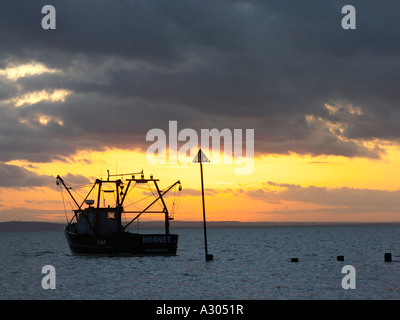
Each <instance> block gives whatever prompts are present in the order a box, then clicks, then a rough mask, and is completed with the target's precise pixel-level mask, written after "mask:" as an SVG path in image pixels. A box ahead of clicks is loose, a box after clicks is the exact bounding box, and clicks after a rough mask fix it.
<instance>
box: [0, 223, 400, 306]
mask: <svg viewBox="0 0 400 320" xmlns="http://www.w3.org/2000/svg"><path fill="white" fill-rule="evenodd" d="M149 231H150V230H143V232H145V233H147V232H149ZM154 231H155V230H151V231H150V232H154ZM171 231H172V232H174V233H177V234H179V244H178V254H177V256H170V257H163V256H158V257H157V256H147V257H94V256H74V255H72V254H71V252H70V250H69V247H68V245H67V242H66V240H65V238H64V234H63V231H62V230H60V231H18V232H0V239H1V242H0V254H1V255H0V256H1V261H0V299H3V300H4V299H17V300H19V299H30V300H31V299H78V300H82V299H109V300H114V299H119V300H120V299H124V300H125V299H129V300H130V299H134V300H141V299H147V300H149V299H151V300H158V299H163V300H165V299H167V300H169V299H173V300H187V299H191V300H192V299H196V300H197V299H206V300H208V299H213V300H214V299H215V300H220V299H224V300H225V299H243V300H260V299H261V300H271V299H333V300H337V299H340V300H342V299H377V300H380V299H399V298H400V226H398V225H388V226H372V225H367V226H365V225H363V226H311V227H306V226H301V227H262V228H261V227H259V228H257V227H253V228H209V229H208V230H207V234H208V253H210V254H213V256H214V260H213V261H209V262H206V261H205V255H204V236H203V230H202V229H200V228H179V229H172V230H171ZM386 252H390V253H392V259H393V262H385V261H384V254H385V253H386ZM339 255H342V256H344V261H337V256H339ZM292 258H298V262H291V259H292ZM47 265H50V266H52V267H54V273H55V274H54V284H55V289H44V287H43V286H42V281H43V279H44V277H46V276H47V274H46V272H44V273H42V269H43V267H44V266H47ZM349 265H350V266H352V267H354V271H355V272H354V274H353V275H352V276H353V278H352V279H351V280H352V281H354V284H355V288H354V289H351V288H350V289H345V288H344V286H343V281H344V278H345V277H348V276H349V275H348V274H347V273H346V272H344V273H342V271H343V267H344V266H349Z"/></svg>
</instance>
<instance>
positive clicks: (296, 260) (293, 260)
mask: <svg viewBox="0 0 400 320" xmlns="http://www.w3.org/2000/svg"><path fill="white" fill-rule="evenodd" d="M290 261H291V262H299V258H292V259H291V260H290Z"/></svg>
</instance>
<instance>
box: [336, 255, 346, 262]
mask: <svg viewBox="0 0 400 320" xmlns="http://www.w3.org/2000/svg"><path fill="white" fill-rule="evenodd" d="M336 260H337V261H344V256H337V257H336Z"/></svg>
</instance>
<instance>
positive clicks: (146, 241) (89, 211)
mask: <svg viewBox="0 0 400 320" xmlns="http://www.w3.org/2000/svg"><path fill="white" fill-rule="evenodd" d="M107 172H108V176H107V180H103V179H96V181H95V182H94V184H93V185H92V186H91V188H90V190H89V192H88V193H87V195H86V197H85V198H84V200H83V201H82V203H81V204H79V203H78V202H77V200H76V197H74V195H73V193H72V192H71V191H74V190H73V189H74V187H72V186H69V185H68V184H67V183H66V182H65V181H64V180H63V179H62V178H61V177H60V176H57V180H56V183H57V185H58V186H60V190H61V191H64V190H66V191H67V193H68V195H69V197H70V199H72V203H73V205H74V206H76V209H73V210H72V211H73V217H72V219H70V220H69V221H68V220H67V225H66V227H65V230H64V233H65V237H66V239H67V242H68V245H69V247H70V249H71V252H72V253H73V254H83V255H92V254H93V255H176V252H177V247H178V235H177V234H171V233H170V231H169V227H170V220H173V215H172V214H170V212H169V211H168V208H167V205H166V202H165V201H164V198H163V196H164V195H165V194H166V193H167V192H169V191H170V190H171V189H173V188H174V187H175V191H176V188H177V187H178V190H179V191H181V190H182V186H181V183H180V181H179V180H178V181H176V182H175V183H173V184H172V185H171V186H169V187H167V188H165V189H164V190H160V188H159V186H158V183H157V182H158V181H159V180H158V179H153V176H152V175H151V176H150V178H148V179H145V177H144V175H143V171H142V172H139V173H134V174H132V173H130V174H116V175H110V174H109V171H108V170H107ZM136 174H140V176H139V177H138V178H135V175H136ZM127 175H129V176H130V177H129V178H124V177H125V176H127ZM114 177H115V178H114ZM145 184H148V185H149V184H151V185H154V186H155V190H154V192H153V191H152V195H154V198H155V199H154V200H153V201H152V202H151V203H150V204H148V205H147V206H146V207H145V208H144V209H143V210H142V209H141V210H133V211H129V210H125V209H124V204H125V203H126V201H127V198H128V194H129V195H130V193H131V191H132V189H133V188H134V187H136V186H140V185H145ZM89 187H90V186H89ZM149 187H150V186H149ZM150 190H151V189H150ZM105 194H106V195H108V199H110V198H111V199H113V200H112V201H111V202H112V203H111V204H106V201H105V196H104V195H105ZM63 199H64V196H63ZM103 200H104V201H103ZM156 203H159V205H160V206H161V210H153V209H152V207H153V206H154V205H155V204H156ZM127 206H128V205H127ZM145 213H162V214H163V215H164V219H165V221H164V228H165V231H164V232H163V233H151V234H150V233H138V232H137V233H133V232H131V231H129V230H128V226H129V225H131V224H132V223H133V222H134V221H136V220H138V219H139V217H140V216H142V215H143V214H145ZM126 214H136V216H135V217H134V218H133V219H131V220H130V221H129V222H126V223H122V217H123V216H124V217H125V216H126ZM164 228H163V229H164Z"/></svg>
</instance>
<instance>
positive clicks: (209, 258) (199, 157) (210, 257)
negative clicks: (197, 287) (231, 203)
mask: <svg viewBox="0 0 400 320" xmlns="http://www.w3.org/2000/svg"><path fill="white" fill-rule="evenodd" d="M192 162H193V163H200V175H201V195H202V199H203V225H204V246H205V253H206V261H212V260H213V258H214V256H213V255H212V254H208V251H207V227H206V208H205V204H204V183H203V162H210V160H208V159H207V157H206V156H205V154H204V153H203V151H201V149H200V150H199V152H198V153H197V155H196V156H195V157H194V159H193V161H192Z"/></svg>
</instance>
